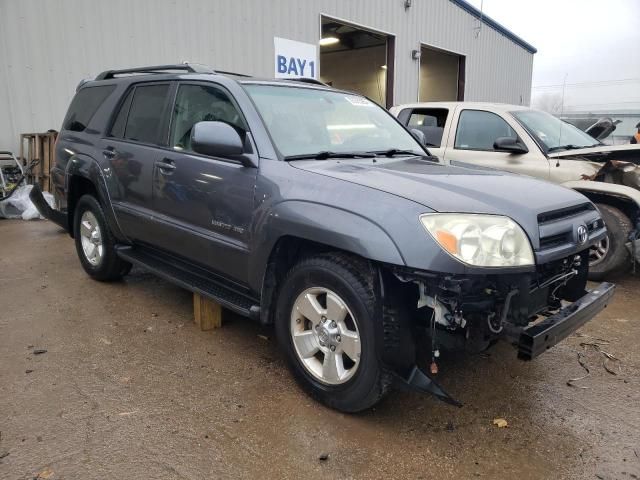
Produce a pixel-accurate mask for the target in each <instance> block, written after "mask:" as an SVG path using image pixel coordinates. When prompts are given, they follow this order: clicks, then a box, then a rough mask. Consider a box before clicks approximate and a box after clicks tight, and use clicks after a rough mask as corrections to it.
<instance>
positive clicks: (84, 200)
mask: <svg viewBox="0 0 640 480" xmlns="http://www.w3.org/2000/svg"><path fill="white" fill-rule="evenodd" d="M73 236H74V239H75V242H76V251H77V252H78V257H79V258H80V263H81V264H82V267H83V268H84V270H85V272H87V273H88V274H89V276H90V277H91V278H93V279H95V280H100V281H103V282H106V281H111V280H118V279H120V278H122V277H123V276H124V275H126V274H127V273H129V271H130V270H131V264H130V263H129V262H126V261H124V260H122V259H121V258H120V257H118V255H117V254H116V251H115V248H114V247H115V239H114V238H113V235H112V234H111V231H110V230H109V227H108V225H107V221H106V219H105V216H104V212H103V211H102V206H101V205H100V203H99V202H98V200H96V198H95V197H94V196H92V195H83V196H82V197H80V200H78V203H77V204H76V208H75V214H74V217H73Z"/></svg>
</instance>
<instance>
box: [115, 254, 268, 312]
mask: <svg viewBox="0 0 640 480" xmlns="http://www.w3.org/2000/svg"><path fill="white" fill-rule="evenodd" d="M116 252H117V254H118V256H119V257H120V258H122V259H123V260H126V261H127V262H131V263H133V264H134V265H137V266H139V267H142V268H143V269H145V270H147V271H149V272H151V273H153V274H154V275H156V276H158V277H160V278H163V279H165V280H167V281H169V282H171V283H173V284H175V285H177V286H179V287H182V288H184V289H186V290H190V291H192V292H194V293H199V294H200V295H202V296H204V297H207V298H210V299H211V300H213V301H214V302H217V303H219V304H220V305H221V306H222V307H224V308H226V309H228V310H231V311H233V312H235V313H237V314H239V315H242V316H245V317H249V318H251V319H254V320H259V319H260V305H259V302H258V301H257V299H254V298H251V297H250V296H249V295H246V294H244V293H242V292H239V291H238V290H235V289H234V288H232V287H230V286H227V285H225V284H224V281H223V280H222V279H220V280H218V279H214V278H212V277H213V275H211V274H209V273H208V272H206V271H205V270H202V269H201V268H199V267H195V266H192V265H189V264H186V263H183V262H181V261H180V260H177V259H174V258H171V257H169V258H164V257H163V256H161V255H160V254H156V253H155V252H154V251H152V250H148V249H145V248H141V247H131V246H128V245H118V246H116Z"/></svg>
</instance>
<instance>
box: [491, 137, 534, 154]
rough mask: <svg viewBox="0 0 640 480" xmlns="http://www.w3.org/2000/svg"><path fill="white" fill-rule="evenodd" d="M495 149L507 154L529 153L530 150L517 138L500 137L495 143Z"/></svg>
mask: <svg viewBox="0 0 640 480" xmlns="http://www.w3.org/2000/svg"><path fill="white" fill-rule="evenodd" d="M493 149H494V150H497V151H498V152H507V153H529V149H528V148H527V147H526V146H525V145H523V144H522V143H520V142H519V141H518V139H517V138H515V137H498V138H496V141H495V142H493Z"/></svg>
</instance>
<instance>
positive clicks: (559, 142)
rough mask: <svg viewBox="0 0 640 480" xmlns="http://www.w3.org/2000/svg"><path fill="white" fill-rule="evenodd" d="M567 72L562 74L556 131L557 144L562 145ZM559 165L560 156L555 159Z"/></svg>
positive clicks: (557, 165)
mask: <svg viewBox="0 0 640 480" xmlns="http://www.w3.org/2000/svg"><path fill="white" fill-rule="evenodd" d="M568 75H569V74H568V73H565V74H564V81H563V82H562V102H561V103H560V131H559V132H558V145H562V143H561V141H562V127H564V120H562V116H563V115H564V91H565V90H566V89H567V76H568ZM559 166H560V157H558V158H557V159H556V167H559Z"/></svg>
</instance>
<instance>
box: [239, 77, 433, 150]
mask: <svg viewBox="0 0 640 480" xmlns="http://www.w3.org/2000/svg"><path fill="white" fill-rule="evenodd" d="M244 87H245V89H246V91H247V92H248V93H249V95H250V96H251V98H252V99H253V101H254V103H255V105H256V107H257V109H258V111H259V112H260V115H261V116H262V119H263V120H264V123H265V124H266V127H267V129H268V130H269V133H270V134H271V137H272V139H273V141H274V143H275V144H276V147H277V148H278V150H279V151H280V153H281V154H282V155H283V156H284V157H285V159H287V158H288V157H291V159H293V158H294V157H297V158H300V157H307V156H308V157H309V158H313V157H314V156H317V155H318V153H323V152H330V153H331V157H337V156H339V155H340V154H351V158H359V157H362V154H366V153H371V154H373V153H380V154H383V152H387V153H388V152H389V151H394V152H396V153H401V154H406V155H426V152H425V150H424V149H423V148H422V146H421V145H420V143H418V141H417V140H416V139H414V137H413V136H412V135H411V134H410V133H408V132H407V131H406V130H405V129H404V128H403V127H402V126H401V125H400V124H398V123H397V122H396V121H395V120H394V119H393V118H392V117H391V115H389V113H387V112H386V111H385V110H384V109H382V108H381V107H380V106H378V105H376V104H375V103H373V102H371V101H370V100H367V99H366V98H364V97H361V96H359V95H355V94H348V93H344V92H335V91H327V90H320V89H313V88H300V87H292V86H286V85H283V86H274V85H260V84H245V85H244ZM356 154H357V155H356ZM367 156H373V155H367ZM322 157H323V158H330V157H329V156H327V155H326V154H325V155H322Z"/></svg>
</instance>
